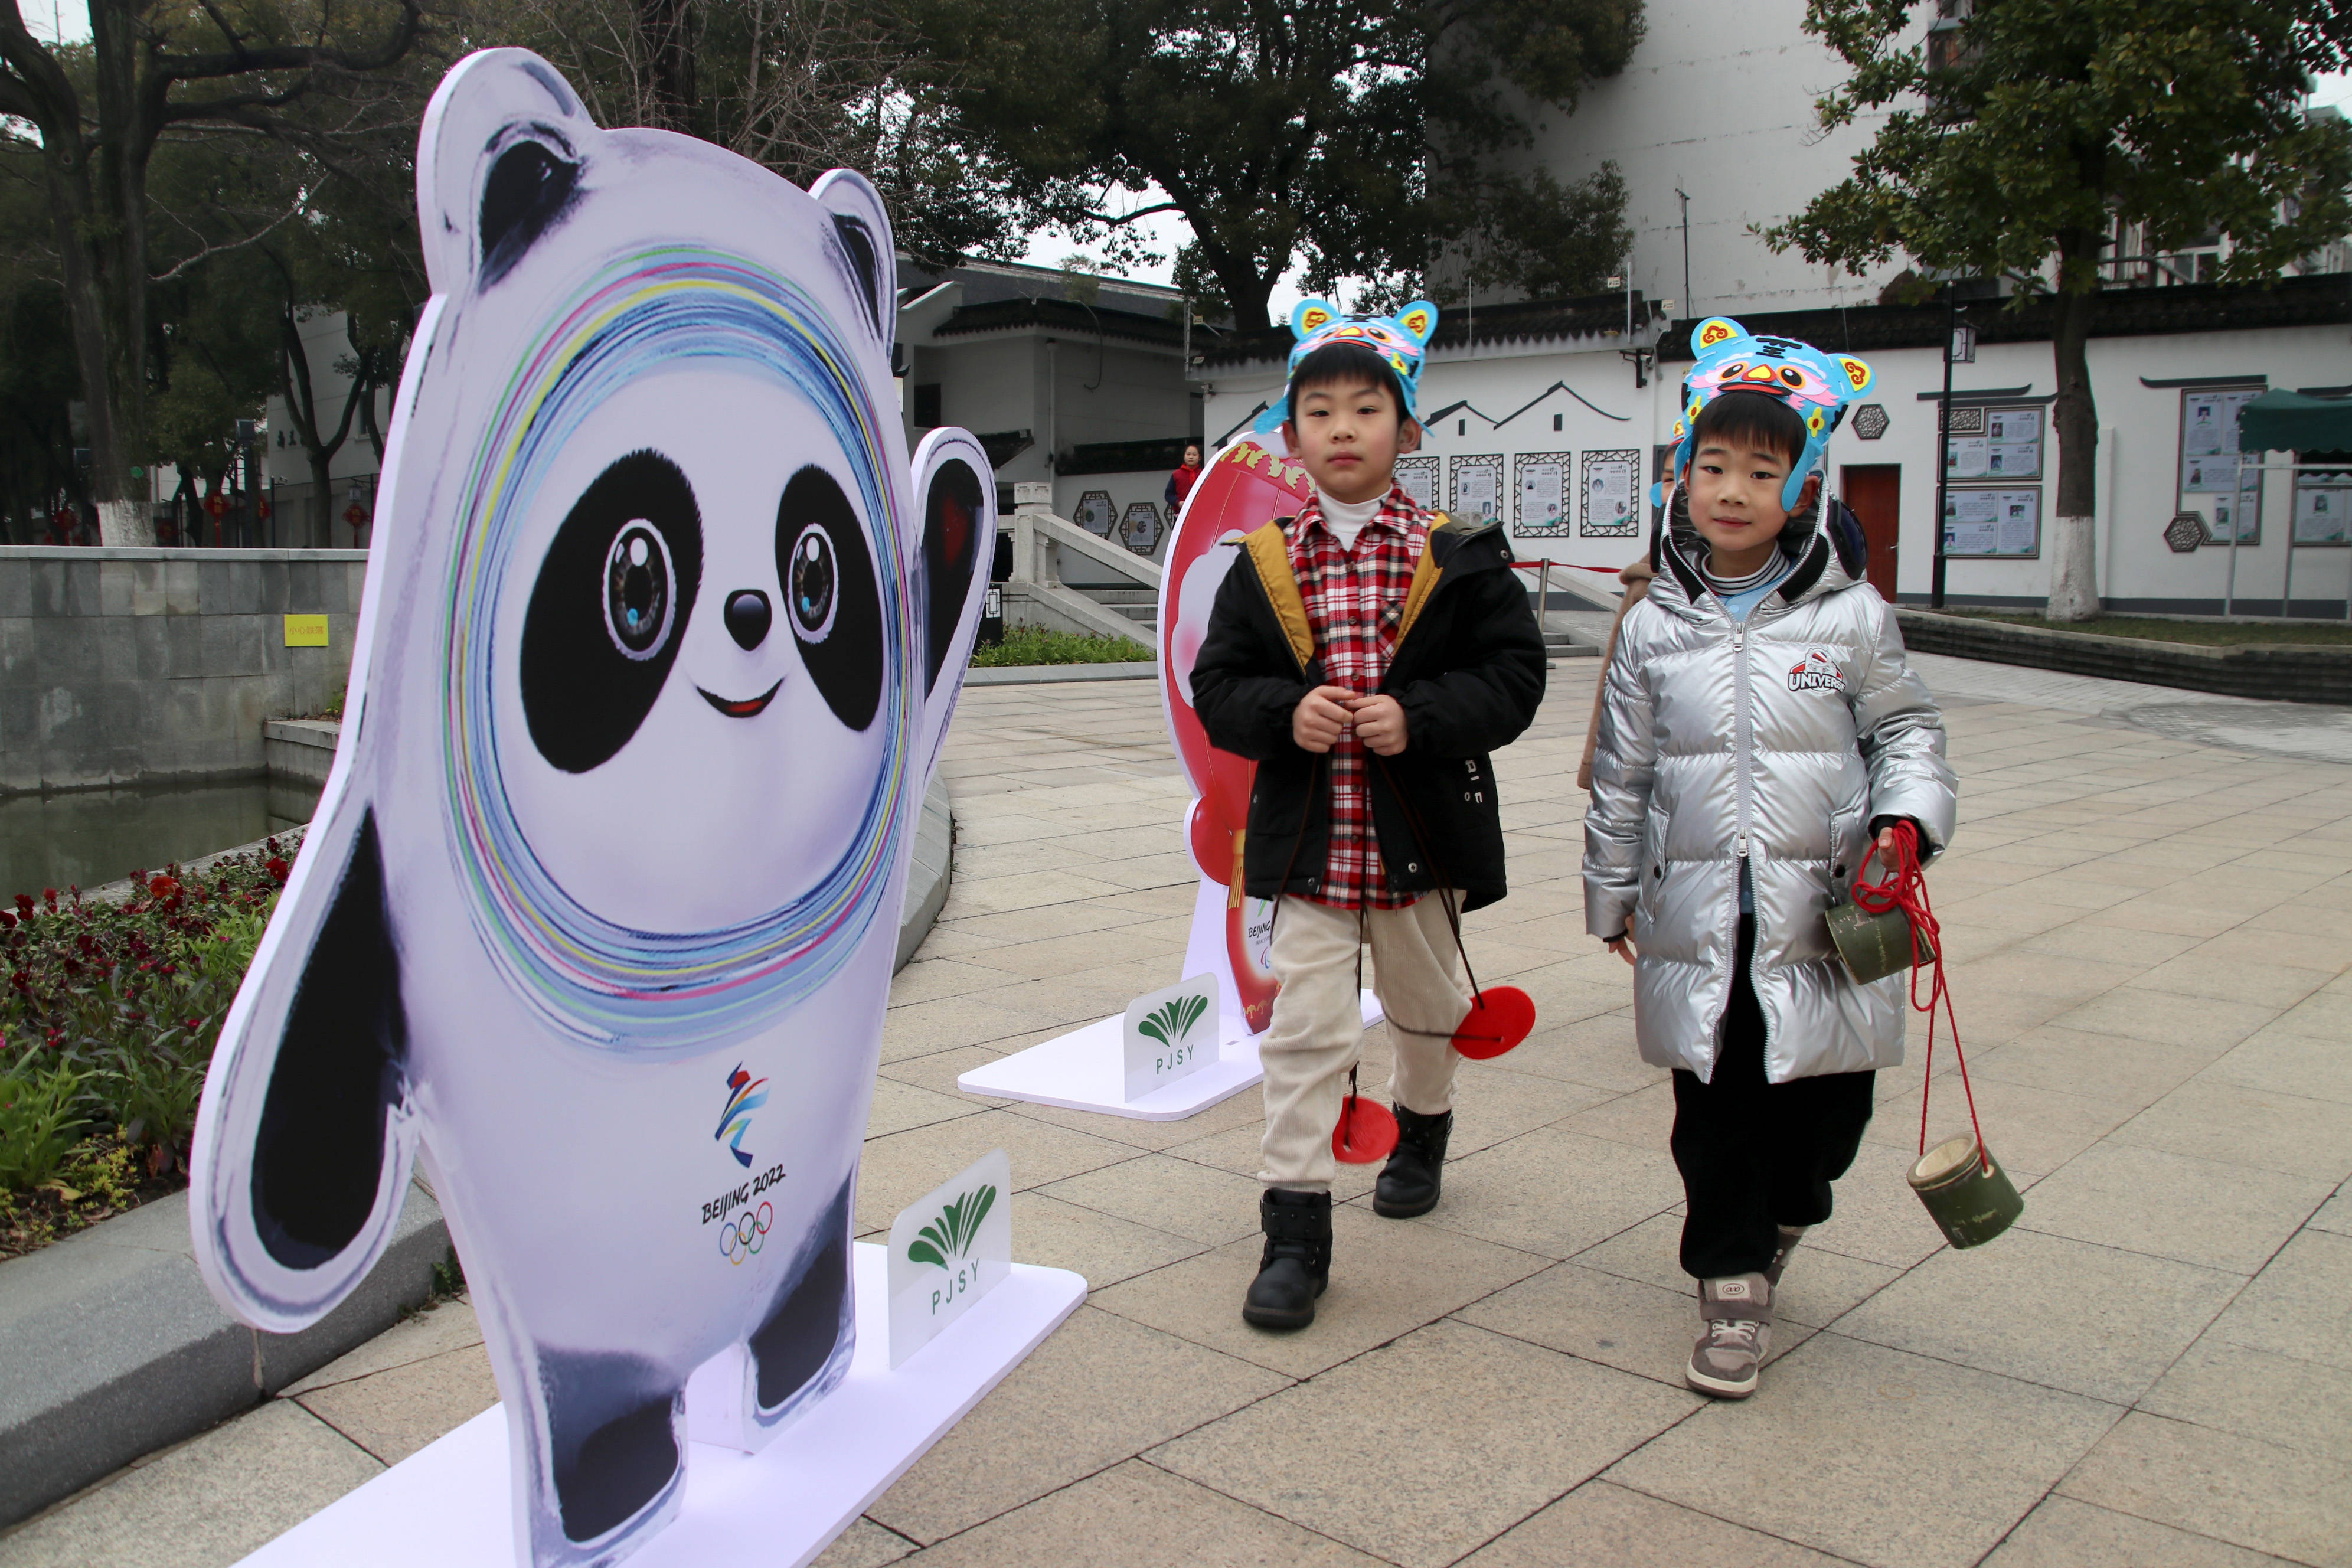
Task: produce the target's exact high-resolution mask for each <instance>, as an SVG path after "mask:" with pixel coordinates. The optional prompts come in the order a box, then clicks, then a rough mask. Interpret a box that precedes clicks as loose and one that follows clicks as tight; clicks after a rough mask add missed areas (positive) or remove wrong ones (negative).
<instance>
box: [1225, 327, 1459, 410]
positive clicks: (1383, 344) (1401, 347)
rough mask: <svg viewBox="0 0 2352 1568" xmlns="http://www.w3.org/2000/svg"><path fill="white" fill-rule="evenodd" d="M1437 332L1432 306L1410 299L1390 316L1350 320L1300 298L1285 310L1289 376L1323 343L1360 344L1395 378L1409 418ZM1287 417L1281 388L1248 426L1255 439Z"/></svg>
mask: <svg viewBox="0 0 2352 1568" xmlns="http://www.w3.org/2000/svg"><path fill="white" fill-rule="evenodd" d="M1436 331H1437V307H1436V306H1434V305H1433V304H1431V303H1430V302H1429V301H1428V300H1414V301H1413V302H1412V304H1410V305H1407V306H1406V307H1405V308H1404V309H1403V310H1399V311H1398V312H1397V313H1396V314H1395V315H1393V316H1350V315H1349V314H1347V313H1346V312H1345V311H1343V310H1340V309H1339V306H1337V305H1334V304H1333V303H1331V301H1330V300H1300V301H1298V306H1297V309H1296V310H1292V311H1291V312H1290V335H1291V336H1292V337H1294V338H1296V339H1297V342H1295V343H1294V344H1292V345H1291V350H1290V365H1289V374H1293V375H1296V374H1297V373H1298V366H1299V362H1301V361H1302V360H1304V359H1306V357H1307V355H1308V354H1311V353H1314V352H1315V351H1316V350H1317V349H1319V348H1322V347H1324V346H1325V345H1327V344H1329V343H1361V344H1363V346H1364V347H1366V348H1368V349H1370V350H1371V351H1372V353H1376V354H1378V355H1379V356H1380V357H1381V363H1385V364H1386V365H1387V366H1388V367H1389V372H1390V374H1392V375H1393V376H1395V378H1396V384H1397V396H1398V397H1399V399H1401V400H1402V406H1403V409H1404V416H1405V417H1406V418H1408V419H1411V418H1413V417H1414V416H1415V415H1414V405H1413V399H1414V397H1415V395H1417V394H1418V392H1419V390H1420V387H1421V362H1422V354H1423V350H1425V349H1426V348H1427V347H1428V346H1429V340H1430V339H1431V337H1433V335H1435V333H1436ZM1289 417H1290V386H1289V384H1288V382H1287V381H1286V382H1285V383H1284V384H1283V388H1282V395H1281V396H1280V397H1278V398H1276V400H1275V402H1274V404H1273V405H1272V406H1270V407H1269V408H1267V409H1266V410H1265V413H1263V414H1260V415H1259V416H1257V421H1256V423H1255V425H1254V426H1252V428H1253V429H1255V430H1256V431H1257V432H1258V433H1259V434H1260V435H1265V434H1266V433H1268V432H1270V431H1274V430H1278V429H1280V428H1281V427H1282V422H1283V421H1284V420H1285V419H1287V418H1289Z"/></svg>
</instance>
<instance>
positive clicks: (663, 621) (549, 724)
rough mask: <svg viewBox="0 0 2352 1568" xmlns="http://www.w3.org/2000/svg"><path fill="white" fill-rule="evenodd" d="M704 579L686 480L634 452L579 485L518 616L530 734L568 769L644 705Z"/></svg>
mask: <svg viewBox="0 0 2352 1568" xmlns="http://www.w3.org/2000/svg"><path fill="white" fill-rule="evenodd" d="M701 585H702V514H701V512H700V510H699V509H698V508H697V507H696V505H695V501H694V487H693V486H691V485H689V484H688V483H687V480H686V475H685V474H683V473H681V472H680V471H679V470H678V467H677V464H675V463H673V462H671V461H670V460H669V459H668V458H665V457H663V456H662V455H661V454H660V453H658V452H632V453H631V454H629V456H627V457H625V458H622V459H621V460H620V461H618V462H616V463H614V465H613V466H612V467H611V468H606V469H605V470H604V472H603V473H602V474H599V475H598V476H596V479H595V482H594V483H593V484H591V485H590V486H589V487H588V488H587V489H585V490H584V491H583V492H582V493H581V496H580V499H579V500H577V501H574V502H573V503H572V510H571V513H570V514H569V515H568V516H566V517H565V518H564V520H563V526H562V528H560V529H558V530H556V533H555V542H554V543H552V544H551V545H550V546H549V547H548V552H547V558H546V559H545V560H544V561H542V562H541V563H540V568H539V580H538V582H537V583H535V584H532V586H531V591H530V608H529V610H528V611H526V612H525V614H524V616H523V624H522V708H523V716H524V718H525V719H526V720H527V721H529V723H530V739H531V743H532V744H533V745H535V746H537V747H538V748H539V754H540V755H541V756H542V757H545V758H546V759H547V761H548V763H549V764H550V765H551V766H553V767H556V768H559V769H561V770H562V771H563V772H565V773H586V772H588V771H589V770H590V769H591V768H594V767H599V766H602V765H603V764H604V763H606V762H608V761H610V760H611V759H612V757H613V754H614V752H618V751H619V750H620V749H621V748H622V747H623V746H625V745H627V744H628V742H629V737H630V736H632V735H634V734H635V733H636V732H637V727H638V726H639V725H641V724H643V723H644V722H645V721H646V714H647V713H649V712H651V711H652V710H653V706H654V700H655V699H656V698H657V697H659V696H660V695H661V689H662V683H663V682H664V681H666V680H667V679H669V671H670V666H671V665H673V664H675V663H677V647H678V643H679V641H680V640H681V639H682V638H683V637H685V636H686V625H687V621H688V618H690V617H691V616H693V614H694V598H695V595H696V593H697V591H698V589H699V588H700V587H701Z"/></svg>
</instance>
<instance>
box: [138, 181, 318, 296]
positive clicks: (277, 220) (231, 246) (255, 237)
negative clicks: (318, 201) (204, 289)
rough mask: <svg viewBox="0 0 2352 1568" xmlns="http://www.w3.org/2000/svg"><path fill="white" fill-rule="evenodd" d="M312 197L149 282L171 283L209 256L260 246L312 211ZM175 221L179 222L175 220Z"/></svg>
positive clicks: (197, 254) (196, 255) (212, 246)
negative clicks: (287, 225)
mask: <svg viewBox="0 0 2352 1568" xmlns="http://www.w3.org/2000/svg"><path fill="white" fill-rule="evenodd" d="M308 211H310V195H309V193H307V192H306V193H305V194H304V195H303V197H302V199H301V200H299V201H298V202H296V203H295V204H294V205H292V206H290V207H289V208H287V209H286V210H285V211H284V212H282V213H279V214H278V216H276V217H274V218H271V219H270V220H269V222H268V223H267V224H265V225H264V226H262V227H261V229H260V230H259V231H258V232H257V233H254V234H248V235H247V236H246V237H244V238H243V239H232V240H229V241H226V243H223V244H218V245H206V246H205V247H204V248H203V249H201V250H199V251H197V252H196V253H195V254H194V256H191V257H189V258H187V259H185V260H184V261H182V262H180V263H179V264H178V265H176V266H174V267H173V268H172V269H171V270H170V271H168V272H158V273H156V274H155V275H154V276H153V277H152V278H150V279H147V280H148V281H149V282H150V283H169V282H170V281H171V280H172V279H174V278H177V277H179V276H180V275H181V274H183V273H184V272H186V271H187V270H188V268H192V267H194V266H195V265H196V264H197V263H198V262H200V261H202V260H204V259H205V258H206V257H208V256H220V255H224V254H226V253H227V252H229V251H232V250H243V249H244V248H245V247H247V246H248V245H258V244H260V243H261V241H263V240H264V239H267V238H268V237H269V234H270V231H271V230H272V229H275V228H277V227H278V226H279V225H280V224H283V223H285V222H287V221H288V220H289V219H291V218H296V217H299V216H301V215H302V214H304V213H306V212H308ZM174 221H177V220H176V219H175V220H174ZM192 232H193V231H192Z"/></svg>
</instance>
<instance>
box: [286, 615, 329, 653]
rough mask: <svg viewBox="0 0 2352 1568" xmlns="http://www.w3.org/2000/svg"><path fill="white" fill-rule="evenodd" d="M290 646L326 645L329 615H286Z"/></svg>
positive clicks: (287, 643)
mask: <svg viewBox="0 0 2352 1568" xmlns="http://www.w3.org/2000/svg"><path fill="white" fill-rule="evenodd" d="M286 646H287V647H326V646H327V617H326V616H287V617H286Z"/></svg>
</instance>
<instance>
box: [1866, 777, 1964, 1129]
mask: <svg viewBox="0 0 2352 1568" xmlns="http://www.w3.org/2000/svg"><path fill="white" fill-rule="evenodd" d="M1894 832H1895V853H1894V855H1893V857H1892V858H1891V859H1890V858H1889V857H1888V856H1886V855H1885V854H1883V853H1881V851H1880V849H1879V847H1878V843H1877V841H1876V840H1875V839H1874V840H1872V842H1871V846H1870V848H1869V851H1868V852H1867V853H1865V854H1864V856H1863V858H1862V867H1861V868H1860V869H1859V870H1857V871H1856V872H1855V873H1854V879H1853V901H1854V903H1855V904H1856V905H1857V906H1859V907H1860V908H1861V909H1863V910H1865V911H1867V912H1868V913H1871V914H1874V915H1883V914H1885V912H1886V911H1887V910H1902V911H1903V914H1904V918H1905V919H1906V920H1907V921H1910V923H1911V1005H1912V1007H1913V1008H1915V1009H1916V1010H1917V1011H1919V1012H1922V1013H1925V1014H1927V1077H1926V1079H1925V1080H1924V1081H1923V1082H1922V1083H1921V1084H1920V1086H1919V1152H1920V1153H1922V1154H1925V1153H1927V1100H1928V1096H1929V1093H1930V1091H1932V1090H1933V1089H1934V1088H1935V1085H1936V1009H1937V1005H1938V1004H1941V1005H1942V1007H1943V1010H1944V1016H1945V1018H1946V1019H1947V1020H1948V1021H1949V1022H1950V1024H1951V1026H1952V1056H1953V1058H1955V1059H1956V1060H1958V1062H1959V1064H1960V1092H1961V1093H1962V1094H1965V1095H1967V1096H1968V1099H1969V1131H1972V1132H1974V1133H1975V1134H1976V1140H1977V1159H1978V1161H1979V1163H1981V1164H1982V1165H1983V1167H1984V1169H1985V1171H1986V1172H1987V1173H1990V1172H1991V1170H1992V1160H1991V1157H1990V1155H1988V1154H1986V1152H1985V1146H1984V1128H1983V1127H1982V1126H1981V1125H1980V1124H1979V1122H1978V1121H1977V1091H1976V1089H1975V1087H1974V1086H1973V1085H1971V1084H1970V1083H1969V1058H1968V1054H1967V1053H1966V1052H1964V1051H1962V1050H1961V1049H1960V1020H1959V1017H1958V1015H1957V1014H1955V1013H1954V1012H1953V1011H1952V991H1951V987H1950V985H1949V984H1947V983H1946V981H1945V978H1944V940H1943V930H1942V928H1941V927H1940V926H1938V925H1937V921H1936V911H1935V910H1934V909H1933V908H1932V907H1931V906H1930V905H1929V903H1928V902H1927V878H1926V877H1925V876H1924V875H1923V874H1922V873H1921V871H1920V868H1919V837H1918V834H1917V832H1916V830H1915V829H1914V828H1913V827H1912V826H1911V825H1910V824H1909V823H1907V822H1898V823H1896V824H1895V828H1894ZM1873 860H1875V861H1877V862H1878V864H1879V867H1880V870H1881V874H1882V876H1883V878H1884V879H1883V880H1881V881H1876V882H1873V881H1871V880H1869V875H1870V863H1871V862H1872V861H1873ZM1923 947H1924V948H1925V950H1926V953H1927V956H1926V957H1925V958H1924V959H1923V958H1922V957H1921V950H1922V948H1923ZM1922 969H1926V970H1928V971H1929V973H1930V978H1929V981H1928V986H1927V1001H1925V1002H1922V1001H1920V1000H1919V972H1920V971H1921V970H1922Z"/></svg>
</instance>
